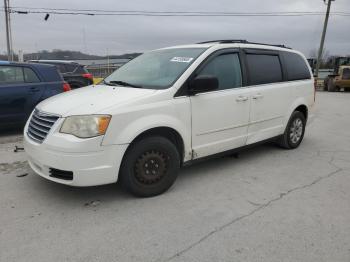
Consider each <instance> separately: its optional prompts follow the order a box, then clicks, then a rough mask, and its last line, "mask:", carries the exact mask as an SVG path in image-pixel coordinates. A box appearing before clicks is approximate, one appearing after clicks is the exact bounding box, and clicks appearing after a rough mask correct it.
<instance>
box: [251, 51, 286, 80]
mask: <svg viewBox="0 0 350 262" xmlns="http://www.w3.org/2000/svg"><path fill="white" fill-rule="evenodd" d="M247 63H248V69H249V77H250V84H251V85H261V84H269V83H276V82H282V81H283V76H282V69H281V62H280V60H279V57H278V55H265V54H247Z"/></svg>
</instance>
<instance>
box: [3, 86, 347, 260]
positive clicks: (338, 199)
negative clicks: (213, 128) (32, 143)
mask: <svg viewBox="0 0 350 262" xmlns="http://www.w3.org/2000/svg"><path fill="white" fill-rule="evenodd" d="M317 102H318V105H317V111H318V113H317V118H316V120H315V121H314V123H313V124H312V125H311V126H309V128H308V130H307V133H306V136H305V140H304V142H303V143H302V145H301V146H300V147H299V148H298V149H297V150H292V151H288V150H283V149H280V148H277V147H275V146H273V145H271V144H267V145H262V146H259V147H256V148H254V149H250V150H246V151H244V152H242V153H241V154H240V155H239V158H238V159H236V158H230V157H226V158H220V159H212V160H209V161H207V162H204V163H200V164H196V165H194V166H190V167H186V168H184V169H183V170H182V171H181V174H180V176H179V178H178V180H177V182H176V184H175V186H173V187H172V188H171V190H170V191H169V192H167V193H166V194H164V195H161V196H158V197H155V198H149V199H138V198H133V197H132V196H130V195H128V194H127V193H125V192H123V191H122V190H121V189H120V188H119V186H118V185H108V186H102V187H91V188H71V187H66V186H63V185H59V184H55V183H52V182H49V181H46V180H44V179H42V178H40V177H39V176H37V175H35V174H33V172H32V171H30V169H29V168H28V165H27V164H26V162H25V159H26V156H25V153H23V152H18V153H14V152H13V149H14V147H15V146H16V145H18V146H21V143H22V142H21V140H22V138H21V136H20V135H17V134H2V135H0V179H1V182H0V210H1V212H0V225H1V226H0V261H4V262H5V261H6V262H10V261H16V262H19V261H25V262H30V261H35V262H40V261H45V262H47V261H84V262H86V261H143V262H147V261H186V262H187V261H201V262H202V261H268V262H273V261H276V262H281V261H293V262H294V261H305V262H306V261H307V262H310V261H315V262H322V261H327V262H329V261H332V262H336V261H343V262H349V261H350V223H349V221H350V106H349V104H350V94H349V93H322V92H320V93H318V96H317Z"/></svg>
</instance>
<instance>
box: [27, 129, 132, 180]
mask: <svg viewBox="0 0 350 262" xmlns="http://www.w3.org/2000/svg"><path fill="white" fill-rule="evenodd" d="M127 146H128V145H109V146H100V147H99V148H98V150H96V151H88V152H84V150H83V149H82V150H81V151H82V152H65V151H63V149H62V148H59V147H57V146H50V145H47V144H45V141H44V142H43V143H42V144H38V143H36V142H34V141H33V140H32V139H31V138H29V137H28V135H27V134H26V132H25V134H24V149H25V151H26V153H27V155H28V162H29V165H30V167H31V168H32V169H33V171H34V172H35V173H37V174H38V175H40V176H42V177H44V178H46V179H48V180H51V181H54V182H57V183H61V184H66V185H70V186H79V187H84V186H97V185H104V184H111V183H115V182H116V181H117V180H118V173H119V167H120V165H121V162H122V159H123V155H124V153H125V151H126V149H127ZM50 168H54V169H59V170H64V171H71V172H73V179H72V180H63V179H58V178H55V177H51V176H50Z"/></svg>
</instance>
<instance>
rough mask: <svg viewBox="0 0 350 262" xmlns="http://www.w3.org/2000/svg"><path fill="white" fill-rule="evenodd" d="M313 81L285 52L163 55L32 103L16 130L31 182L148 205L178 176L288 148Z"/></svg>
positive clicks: (259, 49) (298, 134) (245, 46)
mask: <svg viewBox="0 0 350 262" xmlns="http://www.w3.org/2000/svg"><path fill="white" fill-rule="evenodd" d="M314 103H315V89H314V79H313V76H312V73H311V69H310V67H309V65H308V62H307V60H306V59H305V57H304V56H303V55H302V54H301V53H300V52H297V51H294V50H292V49H290V48H287V47H285V46H282V45H281V46H276V45H266V44H257V43H251V42H247V41H242V40H221V41H210V42H204V43H199V44H193V45H185V46H175V47H169V48H163V49H159V50H155V51H151V52H146V53H144V54H143V55H141V56H139V57H137V58H135V59H134V60H131V61H130V62H128V63H127V64H125V65H124V66H122V67H121V68H119V69H118V70H116V71H115V72H114V73H112V74H111V75H110V76H108V77H107V78H106V79H105V80H104V81H103V83H101V85H99V86H98V87H93V86H90V87H84V88H81V89H77V90H74V91H72V92H68V93H64V94H61V95H58V96H55V97H52V98H49V99H47V100H45V101H43V102H41V103H40V104H39V105H38V106H37V107H36V108H35V110H34V111H33V112H32V114H31V117H30V119H29V120H28V122H27V124H26V127H25V130H24V146H25V150H26V152H27V154H28V161H29V165H30V166H31V168H32V169H33V170H34V172H35V173H37V174H39V175H40V176H42V177H44V178H46V179H49V180H51V181H54V182H57V183H62V184H66V185H70V186H96V185H103V184H109V183H115V182H117V181H120V182H121V183H122V185H123V186H124V187H125V188H126V189H127V190H128V191H129V192H131V193H133V194H134V195H137V196H142V197H149V196H154V195H158V194H161V193H163V192H165V191H166V190H167V189H169V188H170V187H171V186H172V184H173V183H174V181H175V180H176V177H177V174H178V171H179V169H180V167H181V166H184V165H186V164H189V163H193V162H194V161H196V160H199V159H204V158H206V157H209V156H213V155H218V154H225V153H229V152H232V150H237V149H241V148H243V147H246V146H250V145H253V144H256V143H258V142H262V141H266V140H271V139H273V140H275V141H277V142H278V143H279V145H281V146H282V147H284V148H286V149H294V148H297V147H298V146H299V145H300V143H301V142H302V140H303V136H304V132H305V127H306V124H307V123H308V122H310V120H311V119H312V117H313V114H312V112H313V110H312V109H313V106H314Z"/></svg>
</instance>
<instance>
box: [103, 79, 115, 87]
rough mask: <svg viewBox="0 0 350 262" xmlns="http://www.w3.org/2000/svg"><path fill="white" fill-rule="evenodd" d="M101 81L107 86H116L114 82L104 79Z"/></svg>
mask: <svg viewBox="0 0 350 262" xmlns="http://www.w3.org/2000/svg"><path fill="white" fill-rule="evenodd" d="M102 83H103V84H105V85H108V86H116V85H115V84H113V83H110V82H107V81H105V80H103V81H102Z"/></svg>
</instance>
